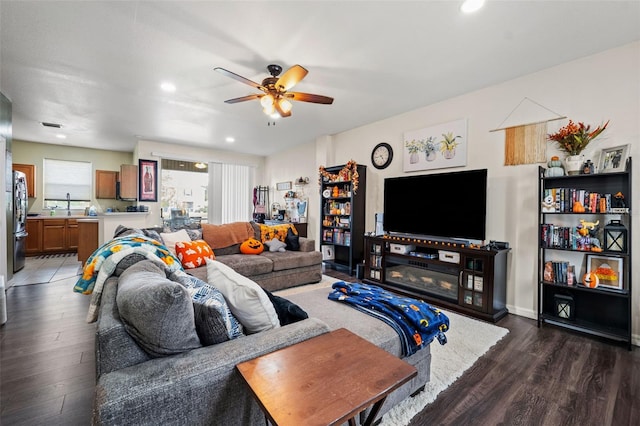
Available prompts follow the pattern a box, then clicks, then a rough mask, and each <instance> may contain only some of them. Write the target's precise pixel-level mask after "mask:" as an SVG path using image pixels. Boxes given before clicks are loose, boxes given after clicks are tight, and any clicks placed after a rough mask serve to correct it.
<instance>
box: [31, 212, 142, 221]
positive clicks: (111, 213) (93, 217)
mask: <svg viewBox="0 0 640 426" xmlns="http://www.w3.org/2000/svg"><path fill="white" fill-rule="evenodd" d="M148 214H149V212H105V213H98V215H97V216H85V215H77V214H75V215H74V214H72V215H71V216H67V215H66V214H56V215H54V216H51V215H49V214H46V213H42V214H40V215H38V216H27V220H29V219H99V218H100V217H106V216H145V215H148Z"/></svg>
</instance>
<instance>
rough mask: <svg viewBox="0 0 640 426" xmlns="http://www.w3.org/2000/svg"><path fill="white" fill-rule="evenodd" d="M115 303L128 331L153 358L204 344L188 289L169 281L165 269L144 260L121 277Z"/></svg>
mask: <svg viewBox="0 0 640 426" xmlns="http://www.w3.org/2000/svg"><path fill="white" fill-rule="evenodd" d="M116 303H117V305H118V311H119V312H120V317H121V318H122V322H123V323H124V326H125V329H126V330H127V332H128V333H129V334H130V335H131V336H132V337H133V338H134V340H135V341H136V343H138V345H140V347H142V349H144V351H145V352H147V353H148V354H149V355H150V356H152V357H162V356H167V355H174V354H178V353H181V352H185V351H189V350H192V349H195V348H199V347H201V346H202V345H201V344H200V340H199V339H198V335H197V333H196V328H195V321H194V313H193V303H192V302H191V296H190V295H189V293H188V292H187V289H186V288H185V287H183V286H182V285H181V284H179V283H176V282H173V281H171V280H169V279H167V278H166V274H165V271H164V268H163V267H162V266H160V265H158V264H156V263H155V262H153V261H151V260H143V261H141V262H138V263H136V264H135V265H132V266H131V267H129V268H128V269H127V270H126V271H124V272H123V273H122V274H121V275H120V279H119V280H118V293H117V295H116Z"/></svg>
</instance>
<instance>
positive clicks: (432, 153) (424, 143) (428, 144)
mask: <svg viewBox="0 0 640 426" xmlns="http://www.w3.org/2000/svg"><path fill="white" fill-rule="evenodd" d="M434 140H435V138H434V137H433V136H429V137H428V138H427V139H426V140H421V141H420V142H421V150H422V151H423V152H424V155H425V157H426V158H427V161H433V160H435V159H436V144H435V143H434Z"/></svg>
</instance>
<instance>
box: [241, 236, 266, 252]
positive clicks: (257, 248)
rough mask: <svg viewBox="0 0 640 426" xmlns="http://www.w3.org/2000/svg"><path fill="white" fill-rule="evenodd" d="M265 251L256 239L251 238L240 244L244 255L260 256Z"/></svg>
mask: <svg viewBox="0 0 640 426" xmlns="http://www.w3.org/2000/svg"><path fill="white" fill-rule="evenodd" d="M263 251H264V246H263V245H262V243H261V242H260V241H258V240H256V239H255V238H249V239H248V240H246V241H245V242H243V243H242V244H240V253H242V254H260V253H262V252H263Z"/></svg>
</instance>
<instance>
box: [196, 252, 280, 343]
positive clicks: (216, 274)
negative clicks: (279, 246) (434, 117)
mask: <svg viewBox="0 0 640 426" xmlns="http://www.w3.org/2000/svg"><path fill="white" fill-rule="evenodd" d="M207 281H208V282H209V284H211V285H213V286H214V287H216V288H217V289H219V290H220V292H221V293H222V294H223V295H224V298H225V300H226V301H227V304H228V305H229V308H230V309H231V312H233V315H235V316H236V318H238V320H239V321H240V322H241V323H242V325H243V326H244V328H245V330H246V331H247V333H258V332H260V331H265V330H270V329H272V328H277V327H280V321H279V320H278V314H277V313H276V311H275V308H274V307H273V304H272V303H271V301H270V300H269V297H267V295H266V294H265V292H264V291H263V290H262V289H261V288H260V286H259V285H258V284H256V283H255V282H253V281H251V280H250V279H249V278H247V277H243V276H242V275H240V274H239V273H237V272H236V271H234V270H233V269H231V268H230V267H228V266H227V265H225V264H223V263H220V262H218V261H216V260H209V259H207Z"/></svg>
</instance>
